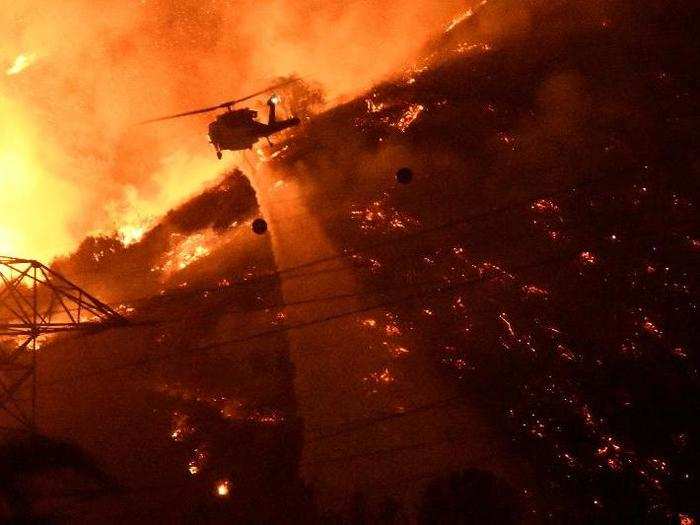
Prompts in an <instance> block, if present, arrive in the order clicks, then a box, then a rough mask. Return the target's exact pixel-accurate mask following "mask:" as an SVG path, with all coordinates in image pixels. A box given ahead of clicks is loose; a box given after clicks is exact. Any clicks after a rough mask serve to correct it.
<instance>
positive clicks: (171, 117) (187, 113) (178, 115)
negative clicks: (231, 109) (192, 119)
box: [139, 106, 226, 124]
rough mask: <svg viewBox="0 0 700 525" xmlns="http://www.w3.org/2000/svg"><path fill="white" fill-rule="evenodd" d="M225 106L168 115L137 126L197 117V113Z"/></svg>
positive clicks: (145, 121)
mask: <svg viewBox="0 0 700 525" xmlns="http://www.w3.org/2000/svg"><path fill="white" fill-rule="evenodd" d="M222 107H226V106H211V107H209V108H203V109H195V110H193V111H185V112H184V113H177V114H176V115H168V116H167V117H158V118H152V119H149V120H144V121H142V122H139V124H151V123H152V122H162V121H163V120H172V119H174V118H180V117H188V116H190V115H198V114H199V113H209V112H210V111H215V110H217V109H220V108H222Z"/></svg>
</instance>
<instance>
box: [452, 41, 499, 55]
mask: <svg viewBox="0 0 700 525" xmlns="http://www.w3.org/2000/svg"><path fill="white" fill-rule="evenodd" d="M490 50H491V46H490V45H488V44H468V43H466V42H463V43H461V44H459V45H458V46H457V53H470V52H472V51H484V52H486V51H490Z"/></svg>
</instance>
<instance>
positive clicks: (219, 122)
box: [141, 78, 301, 160]
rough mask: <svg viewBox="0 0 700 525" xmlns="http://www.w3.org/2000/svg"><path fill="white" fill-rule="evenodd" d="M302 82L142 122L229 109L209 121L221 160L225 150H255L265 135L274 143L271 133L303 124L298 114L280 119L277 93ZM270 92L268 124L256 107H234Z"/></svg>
mask: <svg viewBox="0 0 700 525" xmlns="http://www.w3.org/2000/svg"><path fill="white" fill-rule="evenodd" d="M299 81H300V79H298V78H295V79H292V80H287V81H286V82H282V83H280V84H276V85H274V86H270V87H268V88H266V89H263V90H261V91H258V92H256V93H253V94H252V95H248V96H246V97H243V98H239V99H235V100H229V101H227V102H222V103H221V104H217V105H216V106H210V107H208V108H202V109H195V110H192V111H185V112H184V113H177V114H175V115H168V116H166V117H159V118H154V119H150V120H146V121H144V122H141V124H149V123H153V122H162V121H164V120H171V119H176V118H180V117H186V116H189V115H197V114H200V113H209V112H211V111H216V110H218V109H225V110H226V111H225V112H224V113H221V114H220V115H218V116H217V117H216V120H214V121H213V122H211V123H210V124H209V142H210V143H211V144H212V145H213V146H214V148H215V149H216V156H217V158H218V159H219V160H221V158H222V157H223V151H224V150H229V151H242V150H246V149H251V148H252V147H253V145H254V144H255V143H256V142H257V141H258V140H260V139H262V138H265V139H267V142H268V143H269V144H270V145H272V142H271V141H270V136H271V135H274V134H275V133H279V132H280V131H284V130H285V129H288V128H292V127H295V126H298V125H299V124H300V122H301V121H300V120H299V119H298V118H297V117H291V118H288V119H285V120H277V116H276V111H275V109H276V107H277V104H279V103H280V101H281V99H280V97H279V96H277V95H276V94H274V90H276V89H279V88H282V87H284V86H287V85H289V84H293V83H295V82H299ZM270 92H273V93H272V96H271V97H270V98H269V99H268V101H267V105H268V107H269V112H268V119H267V123H264V122H260V121H259V120H257V118H258V112H257V111H255V110H253V109H250V108H243V109H234V108H233V107H234V106H235V105H236V104H240V103H241V102H245V101H246V100H250V99H252V98H255V97H257V96H259V95H263V94H265V93H270Z"/></svg>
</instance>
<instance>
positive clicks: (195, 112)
mask: <svg viewBox="0 0 700 525" xmlns="http://www.w3.org/2000/svg"><path fill="white" fill-rule="evenodd" d="M299 81H301V78H293V79H291V80H286V81H284V82H280V83H279V84H275V85H274V86H269V87H267V88H265V89H262V90H260V91H258V92H256V93H253V94H252V95H248V96H247V97H243V98H238V99H236V100H229V101H228V102H222V103H221V104H217V105H216V106H210V107H208V108H202V109H195V110H192V111H185V112H184V113H177V114H175V115H168V116H166V117H158V118H153V119H149V120H144V121H143V122H139V124H151V123H152V122H162V121H163V120H172V119H175V118H180V117H188V116H190V115H198V114H200V113H209V112H210V111H216V110H217V109H222V108H230V107H231V106H234V105H235V104H238V103H240V102H245V101H246V100H250V99H251V98H255V97H257V96H260V95H264V94H265V93H269V92H270V91H273V90H275V89H279V88H281V87H284V86H288V85H289V84H294V83H295V82H299Z"/></svg>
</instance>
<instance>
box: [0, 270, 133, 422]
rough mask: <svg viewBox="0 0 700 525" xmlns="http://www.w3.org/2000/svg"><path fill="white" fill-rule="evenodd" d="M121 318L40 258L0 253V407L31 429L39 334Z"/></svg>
mask: <svg viewBox="0 0 700 525" xmlns="http://www.w3.org/2000/svg"><path fill="white" fill-rule="evenodd" d="M125 323H126V319H124V318H123V317H122V316H121V315H119V314H118V313H117V312H115V311H114V310H112V309H111V308H110V307H109V306H107V305H106V304H104V303H102V302H100V301H99V300H97V299H96V298H95V297H93V296H92V295H90V294H89V293H87V292H86V291H85V290H82V289H81V288H79V287H78V286H76V285H74V284H73V283H71V282H70V281H68V280H67V279H65V278H64V277H62V276H61V275H59V274H58V273H56V272H54V271H53V270H51V269H50V268H48V267H47V266H45V265H43V264H41V263H40V262H38V261H35V260H31V259H17V258H13V257H3V256H0V411H2V412H4V413H6V414H7V415H9V416H11V418H12V419H13V420H14V421H15V423H17V424H18V425H19V426H20V428H24V429H29V430H34V429H35V427H36V421H35V418H36V388H37V383H36V354H37V348H38V346H37V339H39V338H40V337H41V336H45V335H47V334H53V333H58V332H67V331H76V330H95V329H104V328H109V327H111V326H115V325H122V324H125ZM27 386H28V387H29V388H26V387H27ZM27 391H28V395H27V396H26V397H20V396H21V395H22V394H23V392H27Z"/></svg>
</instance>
